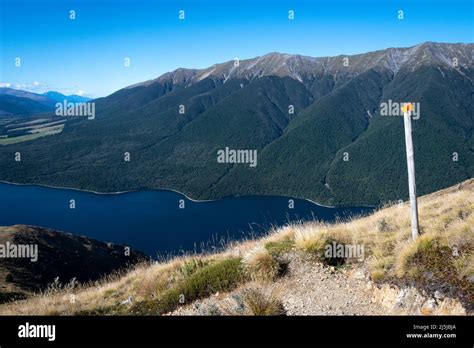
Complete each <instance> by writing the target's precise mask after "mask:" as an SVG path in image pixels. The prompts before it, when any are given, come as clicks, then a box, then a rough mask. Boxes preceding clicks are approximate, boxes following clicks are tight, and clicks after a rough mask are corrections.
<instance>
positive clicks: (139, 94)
mask: <svg viewBox="0 0 474 348" xmlns="http://www.w3.org/2000/svg"><path fill="white" fill-rule="evenodd" d="M473 49H474V44H442V43H424V44H420V45H417V46H413V47H410V48H389V49H385V50H381V51H375V52H369V53H365V54H358V55H353V56H337V57H324V58H312V57H305V56H299V55H290V54H280V53H270V54H267V55H264V56H261V57H257V58H254V59H248V60H241V61H229V62H226V63H223V64H216V65H213V66H211V67H209V68H206V69H177V70H175V71H173V72H170V73H166V74H164V75H162V76H160V77H159V78H157V79H154V80H150V81H146V82H143V83H139V84H136V85H133V86H129V87H126V88H123V89H121V90H119V91H117V92H115V93H113V94H111V95H109V96H107V97H105V98H100V99H96V100H95V103H96V117H95V119H94V120H87V119H85V118H81V117H77V118H70V119H69V120H68V122H67V123H66V126H65V127H64V130H63V132H62V133H60V134H57V135H53V136H47V137H43V138H40V139H36V140H34V141H27V142H21V143H17V144H14V145H5V146H0V163H2V166H1V167H0V180H5V181H11V182H20V183H25V182H27V183H39V184H48V185H54V186H65V187H74V188H80V189H91V190H95V191H104V192H106V191H107V192H110V191H124V190H132V189H143V188H169V189H175V190H178V191H180V192H183V193H185V194H187V195H189V196H190V197H193V198H197V199H213V198H220V197H224V196H230V195H246V194H249V195H255V194H272V195H285V196H292V197H299V198H308V199H312V200H315V201H318V202H322V203H326V204H331V205H356V204H367V205H370V204H379V203H381V202H385V201H389V200H399V199H406V198H407V196H408V190H407V174H406V159H405V144H404V141H405V140H404V130H403V119H402V118H401V117H386V116H381V115H380V105H381V103H384V102H387V101H389V100H392V101H394V102H416V103H419V105H420V118H419V119H417V120H413V136H414V147H415V163H416V170H417V172H416V174H417V188H418V191H419V193H420V194H426V193H429V192H433V191H435V190H439V189H442V188H444V187H448V186H450V185H453V184H455V183H457V182H460V181H463V180H466V179H468V178H471V177H473V174H474V138H473V136H472V130H473V126H474V111H473V110H474V100H473V98H474V85H473V79H474V65H473V60H472V56H473ZM293 110H294V112H292V111H293ZM226 147H228V148H229V149H249V150H257V153H258V162H257V163H258V164H257V165H256V166H255V167H250V166H249V165H246V164H239V163H237V164H236V163H219V162H218V161H217V152H218V151H219V150H222V149H225V148H226ZM17 152H20V153H21V156H22V159H21V161H20V162H15V161H14V158H15V153H17ZM125 153H129V155H130V161H125V160H124V154H125Z"/></svg>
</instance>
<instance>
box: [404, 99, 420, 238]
mask: <svg viewBox="0 0 474 348" xmlns="http://www.w3.org/2000/svg"><path fill="white" fill-rule="evenodd" d="M411 111H412V105H411V104H408V103H407V104H405V106H404V110H403V121H404V124H405V145H406V151H407V167H408V189H409V192H410V208H411V235H412V238H413V240H415V239H416V238H417V237H418V235H419V231H418V203H417V200H416V184H415V155H414V153H413V140H412V136H411V133H412V131H411V117H410V116H411Z"/></svg>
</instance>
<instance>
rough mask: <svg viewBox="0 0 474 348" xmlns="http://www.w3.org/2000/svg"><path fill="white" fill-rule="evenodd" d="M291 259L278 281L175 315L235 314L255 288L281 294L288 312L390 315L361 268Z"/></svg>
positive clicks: (297, 256)
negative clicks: (375, 298) (376, 299)
mask: <svg viewBox="0 0 474 348" xmlns="http://www.w3.org/2000/svg"><path fill="white" fill-rule="evenodd" d="M287 259H288V261H289V265H288V270H287V272H286V274H285V275H284V276H283V277H281V278H280V279H279V280H277V281H276V282H274V283H259V284H258V285H256V284H255V283H251V284H247V285H245V286H243V287H242V288H239V289H237V290H235V291H233V292H231V293H226V294H215V295H214V296H211V297H209V298H206V299H203V300H198V301H195V302H194V303H192V304H191V305H188V306H184V307H181V308H179V309H177V310H176V311H174V312H173V313H171V315H215V314H235V311H236V310H235V309H234V308H238V307H239V303H238V302H239V300H238V299H239V296H240V294H242V292H243V291H244V290H245V289H248V288H254V287H257V288H258V289H259V291H261V292H263V293H267V294H272V293H273V294H277V298H278V299H279V300H280V301H281V302H282V304H283V307H284V309H285V311H286V314H287V315H383V314H386V309H384V308H383V307H382V306H381V305H380V304H378V303H374V302H373V296H372V291H371V290H370V287H368V280H367V279H366V277H365V275H364V273H363V270H362V269H361V268H354V267H350V268H348V269H345V268H344V269H341V270H339V269H335V268H334V267H328V266H323V265H322V264H320V263H317V262H315V261H314V260H309V259H304V258H303V256H302V255H300V254H296V253H294V254H293V253H292V254H291V255H288V257H287ZM237 314H238V313H237Z"/></svg>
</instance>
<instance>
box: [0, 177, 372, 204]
mask: <svg viewBox="0 0 474 348" xmlns="http://www.w3.org/2000/svg"><path fill="white" fill-rule="evenodd" d="M0 184H8V185H16V186H39V187H47V188H52V189H59V190H72V191H79V192H88V193H93V194H96V195H120V194H125V193H133V192H145V191H168V192H174V193H177V194H179V195H181V196H183V197H184V198H186V199H187V200H189V201H191V202H194V203H206V202H218V201H221V200H224V199H228V198H238V197H283V198H288V199H301V200H305V201H307V202H310V203H312V204H314V205H316V206H319V207H324V208H337V209H344V208H350V207H344V206H341V207H338V206H331V205H326V204H322V203H318V202H315V201H313V200H311V199H309V198H296V197H288V196H279V195H234V196H226V197H222V198H218V199H194V198H191V197H189V196H188V195H186V194H185V193H183V192H180V191H178V190H174V189H170V188H159V189H153V188H150V189H137V190H127V191H115V192H99V191H93V190H87V189H78V188H74V187H62V186H54V185H46V184H35V183H17V182H11V181H5V180H0ZM360 207H364V208H376V206H371V205H360Z"/></svg>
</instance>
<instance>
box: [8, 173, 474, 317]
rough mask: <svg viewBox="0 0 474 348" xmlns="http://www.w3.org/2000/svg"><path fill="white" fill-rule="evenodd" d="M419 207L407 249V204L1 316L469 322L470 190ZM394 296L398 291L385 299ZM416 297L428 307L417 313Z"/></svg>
mask: <svg viewBox="0 0 474 348" xmlns="http://www.w3.org/2000/svg"><path fill="white" fill-rule="evenodd" d="M419 203H420V207H419V211H420V228H421V232H422V235H421V237H419V238H418V239H417V240H416V241H412V240H411V234H410V220H409V207H408V205H407V203H403V204H397V205H393V206H388V207H385V208H383V209H380V210H379V211H377V212H375V213H374V214H372V215H370V216H367V217H363V218H360V219H358V220H354V221H341V222H338V223H336V224H332V225H326V224H321V223H317V222H308V223H304V224H292V225H289V226H286V227H283V228H281V229H278V230H274V231H269V235H268V236H267V237H266V238H263V239H259V240H247V241H244V242H239V243H234V244H232V245H229V246H228V248H227V249H226V250H224V251H222V252H219V253H216V254H208V255H188V256H184V257H179V258H175V259H172V260H169V261H163V262H159V263H153V264H149V263H145V264H142V265H140V266H138V267H135V268H134V269H131V270H130V271H129V272H127V273H124V274H122V275H117V276H115V277H114V278H106V279H104V280H103V281H102V282H100V283H99V284H94V285H90V284H89V285H83V286H79V287H77V288H74V289H63V290H60V291H49V292H46V293H43V294H40V295H37V296H34V297H31V298H30V299H27V300H24V301H17V302H12V303H9V304H4V305H1V306H0V314H52V315H60V314H106V315H112V314H146V315H160V314H167V313H170V312H172V313H174V314H211V315H212V314H233V315H237V314H254V315H280V314H285V313H286V314H390V313H392V314H393V313H400V310H401V309H403V308H405V309H404V310H405V311H404V312H402V313H405V314H441V313H458V314H459V313H460V312H461V313H465V311H467V312H468V313H470V311H472V309H473V308H472V305H473V299H474V254H473V250H474V180H473V179H471V180H468V181H465V182H463V183H461V184H459V185H456V186H454V187H451V188H449V189H446V190H443V191H439V192H436V193H433V194H430V195H427V196H424V197H422V198H421V199H420V202H419ZM332 242H337V243H339V244H341V245H363V246H364V250H365V254H364V257H363V258H359V259H353V258H351V259H349V258H345V257H338V258H328V257H327V255H325V247H326V245H328V244H331V243H332ZM302 260H303V261H302ZM386 285H388V288H386V287H385V286H386ZM394 286H395V287H398V288H399V289H402V290H401V292H400V293H399V294H398V296H392V297H393V299H392V298H391V295H390V294H391V292H393V291H394V290H393V289H394V288H393V287H394ZM413 289H415V290H413ZM413 291H419V293H418V292H416V294H417V295H416V296H414V298H415V299H410V298H407V295H406V294H407V293H409V294H411V293H412V292H413ZM310 294H311V295H310ZM402 294H404V295H403V296H402ZM71 295H74V301H73V302H71V301H70V300H69V299H70V298H71V297H70V296H71ZM423 296H425V297H427V298H430V299H429V300H426V301H424V302H422V303H418V302H419V301H420V298H424V297H423ZM380 298H381V300H380ZM400 298H405V300H404V301H405V302H400V301H401V300H400ZM127 299H128V301H126V300H127ZM417 301H418V302H417ZM433 301H434V302H433ZM205 303H207V304H208V305H207V306H206V307H204V305H203V304H205ZM299 303H301V304H302V305H299ZM387 303H388V305H387ZM453 303H455V304H453ZM323 304H324V306H323ZM326 305H327V306H326ZM384 305H385V306H388V307H383V306H384ZM318 306H319V307H318ZM335 307H336V308H335ZM402 307H403V308H402ZM203 308H204V309H203ZM384 308H385V309H384ZM463 308H464V309H463ZM397 311H398V312H397Z"/></svg>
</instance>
